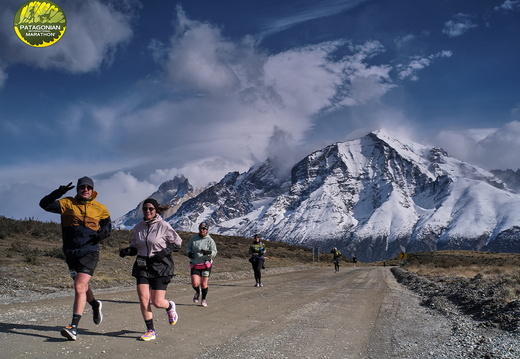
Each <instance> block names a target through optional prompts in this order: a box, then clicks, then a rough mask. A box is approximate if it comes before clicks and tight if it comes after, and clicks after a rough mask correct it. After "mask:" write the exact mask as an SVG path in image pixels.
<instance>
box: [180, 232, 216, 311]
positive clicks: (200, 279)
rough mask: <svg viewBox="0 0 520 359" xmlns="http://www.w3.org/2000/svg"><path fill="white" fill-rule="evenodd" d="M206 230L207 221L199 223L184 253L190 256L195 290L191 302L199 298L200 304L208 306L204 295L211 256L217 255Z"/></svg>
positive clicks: (211, 261) (206, 292) (212, 241)
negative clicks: (197, 230) (197, 229)
mask: <svg viewBox="0 0 520 359" xmlns="http://www.w3.org/2000/svg"><path fill="white" fill-rule="evenodd" d="M208 230H209V225H208V223H207V222H202V223H201V224H199V234H195V235H194V236H192V237H191V238H190V240H189V241H188V245H187V246H186V255H187V256H188V258H190V269H191V286H192V287H193V290H194V291H195V296H194V297H193V303H198V302H199V299H200V300H201V303H200V305H201V306H203V307H207V306H208V302H207V301H206V296H207V295H208V290H209V288H208V282H209V276H210V275H211V267H212V265H213V258H215V256H216V255H217V246H216V245H215V241H214V240H213V238H211V237H210V235H209V234H208Z"/></svg>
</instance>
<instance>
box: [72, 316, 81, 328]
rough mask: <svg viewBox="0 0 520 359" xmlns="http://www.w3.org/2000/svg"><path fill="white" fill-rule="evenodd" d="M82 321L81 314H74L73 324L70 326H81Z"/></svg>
mask: <svg viewBox="0 0 520 359" xmlns="http://www.w3.org/2000/svg"><path fill="white" fill-rule="evenodd" d="M80 319H81V314H78V313H74V314H73V315H72V323H70V326H71V327H77V326H78V324H79V321H80Z"/></svg>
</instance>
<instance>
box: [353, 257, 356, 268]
mask: <svg viewBox="0 0 520 359" xmlns="http://www.w3.org/2000/svg"><path fill="white" fill-rule="evenodd" d="M352 263H354V267H355V266H356V263H357V258H356V256H352Z"/></svg>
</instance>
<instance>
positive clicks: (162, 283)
mask: <svg viewBox="0 0 520 359" xmlns="http://www.w3.org/2000/svg"><path fill="white" fill-rule="evenodd" d="M136 280H137V284H148V285H149V286H150V288H151V289H152V290H166V288H168V284H169V283H170V281H171V277H157V278H146V277H137V278H136Z"/></svg>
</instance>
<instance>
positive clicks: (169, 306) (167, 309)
mask: <svg viewBox="0 0 520 359" xmlns="http://www.w3.org/2000/svg"><path fill="white" fill-rule="evenodd" d="M172 307H173V305H172V303H171V302H168V308H166V311H169V310H170V309H172Z"/></svg>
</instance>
